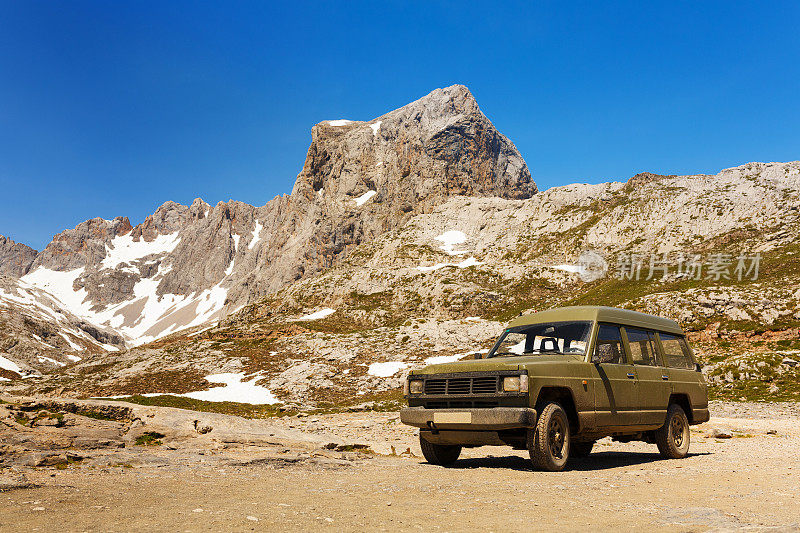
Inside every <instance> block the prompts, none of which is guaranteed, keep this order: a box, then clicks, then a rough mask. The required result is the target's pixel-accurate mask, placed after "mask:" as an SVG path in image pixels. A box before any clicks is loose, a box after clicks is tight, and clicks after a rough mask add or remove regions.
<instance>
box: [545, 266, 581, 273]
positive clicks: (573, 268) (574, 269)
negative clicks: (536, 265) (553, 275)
mask: <svg viewBox="0 0 800 533" xmlns="http://www.w3.org/2000/svg"><path fill="white" fill-rule="evenodd" d="M550 268H555V269H556V270H564V271H565V272H572V273H574V274H578V273H580V271H581V267H580V266H579V265H554V266H552V267H550Z"/></svg>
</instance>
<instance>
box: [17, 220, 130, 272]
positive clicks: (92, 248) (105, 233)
mask: <svg viewBox="0 0 800 533" xmlns="http://www.w3.org/2000/svg"><path fill="white" fill-rule="evenodd" d="M132 229H133V226H131V223H130V221H129V220H128V217H116V218H115V219H113V220H105V219H103V218H99V217H97V218H92V219H89V220H87V221H85V222H81V223H80V224H78V225H77V226H75V227H74V228H73V229H70V230H66V231H62V232H61V233H59V234H58V235H56V236H55V237H53V240H52V242H50V244H48V245H47V247H46V248H45V249H44V250H43V251H42V252H41V253H40V254H39V255H38V256H37V257H36V260H35V261H34V262H33V265H32V266H31V270H35V269H36V268H38V267H45V268H48V269H50V270H57V271H65V270H73V269H76V268H81V267H85V266H86V265H90V264H94V263H97V262H99V261H101V260H102V259H103V258H104V257H105V256H106V246H107V245H108V244H109V243H110V242H111V240H112V239H113V238H114V237H117V236H118V235H126V234H128V233H129V232H130V231H131V230H132Z"/></svg>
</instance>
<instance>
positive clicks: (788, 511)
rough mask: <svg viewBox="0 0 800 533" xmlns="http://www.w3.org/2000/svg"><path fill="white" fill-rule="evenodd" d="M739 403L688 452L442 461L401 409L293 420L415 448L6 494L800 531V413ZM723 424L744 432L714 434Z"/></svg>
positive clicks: (379, 515) (149, 504)
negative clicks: (544, 461) (430, 459)
mask: <svg viewBox="0 0 800 533" xmlns="http://www.w3.org/2000/svg"><path fill="white" fill-rule="evenodd" d="M718 407H720V406H718ZM737 409H739V407H738V406H733V407H730V408H718V409H717V412H719V413H720V414H721V415H724V416H721V417H716V418H713V419H712V421H711V422H710V423H709V424H704V425H703V426H699V427H696V428H694V429H695V430H694V431H693V433H692V439H693V442H692V447H691V450H692V455H691V456H690V457H688V458H686V459H683V460H677V461H675V460H673V461H665V460H661V459H660V458H659V456H658V455H657V454H656V450H655V446H652V445H646V444H640V443H632V444H621V443H611V442H609V441H602V442H601V443H599V445H598V446H597V447H596V451H595V452H593V453H592V455H591V456H590V457H589V458H588V459H583V460H575V461H573V462H572V464H571V466H570V468H569V469H568V470H567V471H565V472H560V473H544V472H537V471H533V470H531V469H530V467H529V464H528V461H527V460H526V457H525V455H524V453H522V452H512V451H510V450H508V449H505V448H481V449H477V450H468V451H466V452H465V453H464V455H463V456H462V457H463V459H462V460H460V461H459V462H458V463H457V466H456V467H454V468H441V467H436V466H431V465H428V464H427V463H426V462H425V461H424V459H422V458H420V457H419V450H418V448H417V447H415V446H414V445H412V443H413V431H412V430H406V429H403V428H401V427H400V426H397V422H396V421H395V420H394V416H395V415H392V414H366V413H353V414H345V415H329V416H326V417H317V418H314V417H309V418H305V419H286V420H283V421H282V423H284V424H286V425H291V426H295V427H296V428H300V429H303V430H309V431H314V429H313V428H314V427H317V426H318V427H326V428H330V429H336V428H339V429H340V430H341V431H357V432H359V433H360V434H361V435H362V436H365V437H368V438H369V439H371V442H372V444H373V445H374V446H375V447H376V448H380V447H381V446H379V444H382V445H383V446H386V445H387V444H388V443H389V440H390V439H391V442H392V444H388V445H389V446H395V450H396V451H397V452H398V453H399V452H401V451H403V450H405V448H406V447H410V448H411V452H412V453H413V454H415V455H416V456H414V457H411V456H405V457H399V456H386V455H379V454H361V453H355V452H346V453H338V452H326V451H320V452H312V453H309V454H300V455H296V454H293V453H291V451H290V450H288V449H279V448H276V449H270V450H266V449H264V448H263V447H236V448H220V449H215V450H207V451H203V450H193V451H192V453H188V452H187V450H174V451H173V450H164V449H157V450H156V449H153V450H148V451H147V454H148V455H147V457H146V458H144V459H142V460H141V461H139V462H133V463H130V464H127V466H126V464H125V463H121V465H120V466H111V465H108V466H80V465H74V466H70V467H69V468H66V469H63V470H57V469H48V468H37V469H32V470H31V471H29V472H27V473H26V475H27V477H28V479H29V480H30V481H32V482H34V483H36V484H38V485H41V486H39V487H36V488H29V489H17V490H11V491H7V492H3V493H0V530H2V531H37V530H38V531H45V530H47V531H52V530H54V529H55V530H58V531H144V530H147V531H293V530H306V531H308V530H330V531H371V530H376V531H409V530H410V531H413V530H433V531H467V530H476V529H477V530H483V531H532V530H533V531H536V530H549V529H553V528H557V529H559V530H569V531H576V530H585V529H586V528H587V527H594V528H597V529H601V530H610V529H615V530H620V529H626V530H629V529H634V528H635V529H644V528H648V529H650V530H654V531H662V530H664V531H666V530H670V531H675V530H679V531H721V530H737V529H747V530H756V531H759V530H770V531H774V530H778V531H799V530H800V454H798V450H800V417H798V416H797V415H796V413H795V412H794V411H793V410H789V411H786V410H783V411H780V410H775V409H772V410H770V409H768V408H767V409H761V410H758V409H752V410H749V411H748V410H747V409H744V413H742V412H738V411H737ZM748 412H752V413H753V415H752V416H748V414H747V413H748ZM743 416H744V418H743ZM358 426H366V427H358ZM715 427H716V428H722V429H723V430H725V431H730V432H731V433H732V435H733V438H729V439H717V438H708V437H705V436H704V435H706V434H708V433H709V430H710V429H711V428H715ZM731 430H732V431H731ZM768 432H769V434H768ZM128 460H129V459H128Z"/></svg>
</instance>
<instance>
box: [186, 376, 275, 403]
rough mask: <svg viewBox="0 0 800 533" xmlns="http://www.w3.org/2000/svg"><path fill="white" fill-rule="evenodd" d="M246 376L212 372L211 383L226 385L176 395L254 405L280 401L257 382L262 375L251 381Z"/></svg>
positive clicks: (209, 400)
mask: <svg viewBox="0 0 800 533" xmlns="http://www.w3.org/2000/svg"><path fill="white" fill-rule="evenodd" d="M244 377H245V375H244V374H236V373H233V372H226V373H222V374H212V375H210V376H206V380H207V381H210V382H211V383H222V384H223V385H224V387H212V388H211V389H209V390H204V391H197V392H187V393H186V394H177V395H176V396H184V397H186V398H193V399H195V400H203V401H206V402H238V403H249V404H252V405H265V404H274V403H280V400H278V399H277V398H276V397H275V396H274V395H273V394H272V392H270V390H269V389H268V388H266V387H262V386H261V385H256V384H255V382H256V381H258V379H259V378H260V376H256V377H254V378H253V379H251V380H250V381H243V379H244Z"/></svg>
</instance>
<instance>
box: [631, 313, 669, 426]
mask: <svg viewBox="0 0 800 533" xmlns="http://www.w3.org/2000/svg"><path fill="white" fill-rule="evenodd" d="M624 333H625V335H624V336H625V339H626V342H627V345H628V350H629V352H630V354H631V362H632V363H633V364H634V366H635V367H636V376H637V378H638V379H639V387H638V398H637V404H638V406H637V407H638V410H639V423H640V424H642V425H647V426H660V425H662V424H663V423H664V420H666V417H667V407H669V396H670V393H671V392H672V388H671V384H670V381H669V378H670V376H669V373H668V371H667V369H666V368H664V363H663V357H662V354H661V353H660V351H659V349H658V346H657V343H656V338H655V334H654V333H653V332H652V331H649V330H645V329H639V328H632V327H627V326H626V327H625V328H624Z"/></svg>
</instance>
